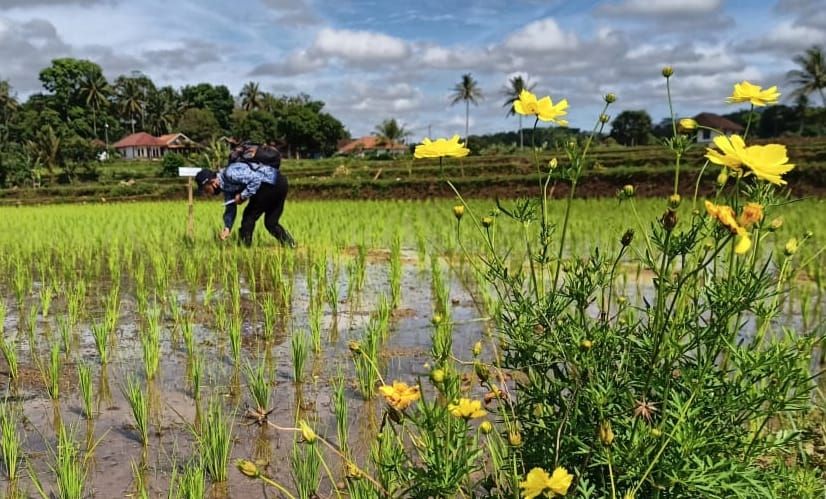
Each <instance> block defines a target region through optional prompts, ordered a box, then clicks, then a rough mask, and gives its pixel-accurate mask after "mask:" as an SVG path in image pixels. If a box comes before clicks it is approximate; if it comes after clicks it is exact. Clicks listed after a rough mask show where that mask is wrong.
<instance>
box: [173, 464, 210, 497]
mask: <svg viewBox="0 0 826 499" xmlns="http://www.w3.org/2000/svg"><path fill="white" fill-rule="evenodd" d="M204 497H207V496H206V480H205V472H204V465H203V462H202V460H201V459H200V458H194V459H192V461H190V462H189V463H187V464H186V465H185V466H184V469H183V470H182V471H180V472H178V471H177V470H175V469H173V472H172V477H171V479H170V484H169V494H168V495H167V498H168V499H203V498H204Z"/></svg>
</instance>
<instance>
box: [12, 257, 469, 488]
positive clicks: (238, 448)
mask: <svg viewBox="0 0 826 499" xmlns="http://www.w3.org/2000/svg"><path fill="white" fill-rule="evenodd" d="M444 269H445V271H444V276H445V279H446V280H449V282H450V286H451V295H450V296H451V300H452V305H451V311H452V315H453V320H454V321H455V322H456V325H455V327H454V347H453V348H454V352H455V353H456V354H457V355H458V356H461V357H469V355H470V354H469V351H470V349H471V346H472V345H473V343H475V342H476V341H478V340H479V339H480V338H481V337H482V335H483V334H484V331H485V323H484V321H479V320H478V319H479V318H480V312H479V311H478V310H477V309H476V307H475V306H474V304H473V301H472V299H471V296H470V294H469V293H468V291H467V290H466V289H465V288H464V287H463V286H462V285H461V284H460V283H459V282H458V280H457V279H453V278H451V277H450V274H449V272H448V269H447V266H444ZM387 274H388V271H387V262H385V261H372V262H371V263H369V264H368V267H367V279H366V285H365V288H364V289H363V291H362V292H361V293H360V294H359V295H358V296H357V297H354V299H353V300H349V299H348V298H347V297H346V296H345V293H344V290H345V289H346V282H345V283H343V285H342V293H341V294H342V301H341V303H340V305H339V312H338V315H337V317H336V318H333V317H332V315H331V314H330V311H329V310H328V307H327V306H326V305H325V307H324V312H325V316H324V317H323V320H322V324H323V331H324V332H323V333H322V335H323V337H324V347H323V351H322V353H321V354H319V355H313V353H312V352H311V353H310V355H309V358H308V360H307V367H306V371H305V378H306V381H305V382H304V383H301V384H296V383H295V382H294V381H293V369H292V361H291V352H290V341H289V335H290V332H291V331H304V332H305V334H309V333H308V332H307V331H308V327H307V321H308V319H307V302H308V299H309V297H308V293H307V289H306V284H305V283H306V281H305V276H303V275H301V274H300V273H298V274H296V276H295V280H294V286H295V287H294V292H293V302H292V307H291V313H290V319H289V321H288V324H287V325H282V326H281V327H282V329H281V330H279V331H277V332H276V335H275V339H274V340H272V341H270V342H263V341H261V340H260V339H259V338H260V337H259V335H258V334H257V332H258V331H259V330H260V328H261V326H262V324H261V317H260V313H250V311H252V310H258V309H259V308H258V306H257V305H256V304H252V303H248V302H249V295H248V294H245V295H243V297H242V298H243V299H244V301H245V303H244V305H243V307H242V308H243V310H245V312H243V313H245V314H248V315H249V316H248V317H247V316H245V317H244V327H243V349H244V355H243V356H244V357H245V359H248V360H250V361H252V362H255V359H258V358H268V359H271V372H273V373H274V388H273V396H272V398H271V405H272V408H273V409H274V410H273V412H272V414H270V416H269V421H271V422H272V423H274V424H276V425H278V426H282V427H292V426H294V423H295V420H296V415H298V416H300V417H301V418H304V419H307V420H310V421H314V427H315V428H316V431H317V432H318V433H319V434H321V435H324V436H326V437H327V438H328V439H329V440H331V441H333V442H335V441H336V440H337V438H336V436H335V435H336V431H335V427H336V426H335V417H334V415H333V412H332V405H331V393H332V389H331V379H332V378H333V377H334V376H336V375H337V373H339V372H342V373H343V374H344V376H345V378H346V380H347V390H346V397H347V399H348V402H349V403H348V406H349V425H350V429H351V431H350V447H351V449H352V451H353V453H354V455H356V456H359V457H360V459H359V461H360V462H362V463H364V462H365V459H366V455H367V451H368V449H369V442H370V441H372V439H373V437H374V435H375V432H376V431H377V427H378V424H379V419H380V414H381V411H382V403H381V401H380V400H373V401H364V400H363V399H362V397H361V395H360V394H359V393H358V392H357V390H356V388H355V386H356V385H355V381H354V371H353V367H352V361H351V356H350V352H349V350H348V348H347V343H348V341H350V340H353V339H359V338H360V337H361V335H362V333H363V329H364V327H365V325H366V323H367V321H368V319H369V315H370V312H371V311H372V310H374V309H375V307H376V304H377V302H378V299H379V297H380V296H382V295H383V294H387V295H389V285H388V283H387V277H386V276H387ZM345 277H346V276H343V277H342V278H341V280H342V281H345V280H346V279H345ZM178 296H179V297H181V300H182V302H183V303H182V305H183V306H184V307H185V308H188V309H196V310H197V309H200V308H202V303H201V302H200V300H201V297H199V296H197V295H196V296H194V297H193V296H191V295H190V293H188V292H187V291H183V290H182V291H181V292H180V293H178ZM11 302H13V300H12V301H11ZM136 308H137V307H136V306H135V303H134V298H133V297H130V296H128V294H126V293H124V296H123V297H122V303H121V316H120V317H121V318H120V321H119V324H118V334H117V338H116V344H115V348H114V350H113V352H114V355H113V359H112V360H110V362H109V365H108V366H106V367H103V368H101V367H100V366H99V363H98V356H97V353H96V350H95V347H94V341H93V338H92V335H91V332H90V325H89V324H88V323H87V324H81V325H79V326H78V332H79V334H78V335H77V338H78V342H77V345H76V346H75V348H74V351H73V352H72V358H71V359H70V360H69V359H67V360H64V364H63V375H62V379H61V387H60V389H61V393H60V399H59V402H56V403H55V402H52V401H51V400H50V399H49V398H48V396H47V393H46V391H45V386H44V383H43V382H42V379H41V377H40V373H39V372H38V371H37V369H36V367H35V365H34V363H33V362H32V361H31V355H30V353H29V352H28V351H27V348H26V344H27V343H28V341H27V339H26V337H27V333H26V332H25V328H26V327H28V326H27V325H26V324H25V323H26V322H27V321H26V319H23V320H20V319H19V317H17V316H16V315H15V314H14V313H10V314H9V317H8V318H7V320H6V324H5V327H6V329H5V330H6V331H7V332H10V333H11V336H14V335H15V333H16V334H17V336H18V339H19V344H20V347H19V351H20V354H19V356H20V362H21V378H22V379H21V380H20V381H19V382H18V383H17V386H16V387H14V397H13V400H17V401H19V402H18V405H19V407H20V408H22V413H23V416H24V425H23V428H22V430H23V433H24V439H23V447H24V451H25V454H26V456H27V457H28V460H29V461H30V463H31V465H32V469H33V470H34V472H35V473H36V474H37V476H38V478H39V479H40V480H41V482H42V483H43V484H44V487H45V488H46V490H47V492H48V491H49V490H54V482H55V480H54V474H53V472H52V470H51V469H50V464H51V463H53V457H52V454H51V452H52V449H53V448H54V446H55V445H56V436H55V428H56V427H57V421H58V420H62V421H63V423H64V424H65V425H67V426H68V427H69V428H71V429H72V430H73V431H74V434H75V439H76V440H77V441H78V442H80V443H81V448H89V447H91V446H92V445H96V447H95V450H94V452H93V453H92V454H91V460H90V463H89V472H88V476H87V490H88V491H89V492H90V493H91V494H92V495H94V496H95V497H103V498H108V497H125V496H128V495H130V494H132V493H134V491H135V482H134V478H133V471H132V466H131V463H133V462H134V463H136V464H140V465H142V466H141V468H143V469H145V471H144V473H143V479H144V481H145V483H146V484H147V486H148V489H149V491H150V496H151V497H162V496H163V497H165V496H166V492H167V490H168V488H169V482H170V479H171V476H172V473H173V469H175V468H176V467H178V468H180V466H181V465H183V464H185V463H186V461H187V460H188V459H189V458H190V457H191V456H192V455H193V452H194V449H195V445H194V439H193V436H192V425H193V424H194V423H195V421H196V419H197V417H196V412H197V411H199V410H202V409H205V408H206V404H207V400H208V399H209V397H210V396H216V397H220V398H221V400H223V401H224V406H225V409H226V410H227V411H230V412H231V413H232V414H233V415H234V417H233V421H234V428H233V437H234V438H233V445H232V452H231V460H230V469H229V480H228V482H227V483H225V484H220V485H217V486H213V487H212V488H211V489H210V493H209V495H210V496H211V497H238V498H246V497H265V495H264V491H263V489H262V486H261V485H260V484H259V483H256V482H253V481H252V480H249V479H247V478H245V477H244V476H242V475H241V474H240V473H239V472H238V471H237V470H236V469H235V467H234V466H233V464H232V463H233V462H234V460H235V459H238V458H245V459H253V460H256V461H257V462H259V463H266V468H265V472H266V474H267V475H269V476H271V477H273V478H274V479H276V480H277V481H279V482H280V483H282V484H285V485H286V486H287V488H289V489H293V485H292V479H291V473H290V456H291V451H292V446H293V439H294V437H295V434H294V433H293V432H290V431H279V430H277V429H275V428H272V427H268V426H266V425H265V426H258V425H256V424H254V422H253V421H251V420H249V419H247V418H245V417H244V416H245V412H246V408H247V406H248V405H252V401H251V398H250V396H249V394H248V392H247V388H246V386H245V379H244V374H243V372H239V371H238V370H237V369H236V368H235V367H234V366H233V362H232V360H231V357H230V353H229V346H228V344H227V339H226V337H225V336H224V333H222V332H218V331H215V330H214V329H212V328H211V326H209V325H207V324H204V323H200V324H196V327H195V329H194V332H195V336H196V343H197V344H198V351H199V352H200V353H201V355H202V357H203V360H204V373H203V375H202V379H203V381H202V390H201V401H200V403H196V400H195V398H194V397H193V392H192V387H191V383H190V381H189V379H188V377H187V355H186V350H185V347H184V345H183V342H182V340H180V339H179V338H177V335H176V334H174V333H173V331H172V329H173V324H172V322H171V321H167V322H166V323H165V324H164V328H163V332H162V338H163V342H162V355H161V365H160V369H159V373H158V374H157V376H156V378H155V379H154V380H152V381H150V382H149V383H148V385H147V391H148V394H149V397H150V407H151V417H150V419H151V421H152V424H151V428H150V436H149V440H150V442H149V446H148V448H146V449H144V447H143V445H142V444H141V443H140V441H139V439H138V434H137V431H136V430H135V428H134V427H133V417H132V413H131V409H130V407H129V404H128V402H127V401H126V399H125V397H124V395H123V394H122V391H121V390H122V388H123V386H124V385H125V383H126V380H127V377H129V376H135V375H137V376H138V377H139V378H140V379H144V375H143V369H144V368H143V363H142V355H141V345H140V341H139V337H138V330H137V326H136V324H137V323H138V319H137V317H136V312H135V309H136ZM24 310H26V309H24ZM432 310H433V305H432V302H431V283H430V274H429V272H422V271H421V270H420V269H419V268H417V266H416V265H415V260H414V259H413V258H412V257H410V255H406V256H405V263H404V271H403V280H402V293H401V302H400V304H399V307H398V308H397V309H396V311H394V314H393V323H392V330H391V333H390V336H389V338H388V340H387V341H386V342H385V344H384V346H383V348H382V371H383V374H384V376H385V378H386V379H387V380H388V382H389V381H391V380H394V379H401V380H404V381H407V382H408V383H414V382H415V381H416V378H417V377H424V376H426V375H427V373H428V369H427V366H426V363H427V359H428V352H429V349H430V335H431V332H432V326H431V323H430V320H431V316H432ZM91 312H92V313H91V314H89V315H95V314H96V313H97V312H99V311H91ZM87 316H88V315H87ZM196 321H197V319H196ZM37 336H38V338H39V339H38V341H39V347H38V350H40V351H41V353H40V355H41V356H42V357H43V358H47V356H46V351H47V348H48V346H47V345H48V343H49V342H50V341H59V338H58V333H57V328H56V327H55V325H54V317H49V318H47V319H43V318H40V319H38V332H37ZM110 355H112V352H110ZM78 359H83V360H84V361H86V362H89V363H91V364H93V365H94V366H95V370H94V377H93V385H95V386H96V390H95V391H96V392H97V393H96V395H95V400H96V405H97V409H98V411H97V414H96V417H95V418H94V419H93V420H91V421H87V420H85V419H84V418H83V416H82V402H81V399H80V394H79V391H78V388H77V377H76V374H75V373H76V364H75V362H76V361H77V360H78ZM243 362H245V361H242V363H243ZM327 454H328V459H327V460H328V463H329V464H330V466H331V468H332V470H333V473H334V474H335V475H336V476H334V480H336V481H339V480H340V479H341V473H340V466H339V461H338V459H337V458H336V457H335V456H334V455H332V454H331V453H329V452H328V453H327ZM18 482H19V484H18V487H22V488H23V489H28V491H29V492H30V493H31V494H34V490H33V488H32V486H31V483H30V482H29V480H28V479H27V478H23V479H19V480H18ZM7 485H8V484H6V483H4V484H3V489H4V490H5V488H6V487H7ZM319 492H320V495H321V496H322V497H325V496H328V495H329V494H330V492H331V483H330V480H329V479H328V478H327V477H325V476H324V472H323V469H322V481H321V487H320V490H319ZM270 496H272V493H270Z"/></svg>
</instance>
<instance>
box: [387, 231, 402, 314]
mask: <svg viewBox="0 0 826 499" xmlns="http://www.w3.org/2000/svg"><path fill="white" fill-rule="evenodd" d="M401 293H402V242H401V235H400V234H399V233H398V232H397V233H396V234H395V235H394V236H393V242H392V244H391V245H390V305H391V307H392V308H394V309H395V308H397V307H398V306H399V301H400V300H401Z"/></svg>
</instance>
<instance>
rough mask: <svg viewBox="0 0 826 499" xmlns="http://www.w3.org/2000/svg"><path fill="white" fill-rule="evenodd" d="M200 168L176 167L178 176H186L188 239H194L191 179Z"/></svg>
mask: <svg viewBox="0 0 826 499" xmlns="http://www.w3.org/2000/svg"><path fill="white" fill-rule="evenodd" d="M200 170H201V169H200V168H196V167H190V166H187V167H182V168H178V176H179V177H186V195H187V199H188V201H189V218H188V219H187V224H186V235H187V236H188V237H189V240H190V241H194V240H195V205H194V204H193V202H192V179H193V178H194V177H195V175H197V174H198V172H199V171H200Z"/></svg>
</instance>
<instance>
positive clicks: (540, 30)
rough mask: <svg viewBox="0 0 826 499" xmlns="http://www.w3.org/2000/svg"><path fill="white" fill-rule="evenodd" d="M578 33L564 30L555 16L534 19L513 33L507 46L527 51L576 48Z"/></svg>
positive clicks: (507, 40) (507, 41) (506, 43)
mask: <svg viewBox="0 0 826 499" xmlns="http://www.w3.org/2000/svg"><path fill="white" fill-rule="evenodd" d="M578 44H579V41H578V40H577V37H576V35H574V34H573V33H566V32H565V31H563V30H562V29H561V28H560V27H559V25H558V24H557V23H556V21H555V20H554V19H553V18H550V17H549V18H546V19H541V20H539V21H534V22H532V23H530V24H528V25H527V26H525V27H524V28H522V29H520V30H518V31H516V32H515V33H513V34H511V35H510V36H509V37H508V38H507V39H506V40H505V44H504V45H505V48H507V49H510V50H516V51H525V52H544V51H554V50H567V49H572V48H576V46H577V45H578Z"/></svg>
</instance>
